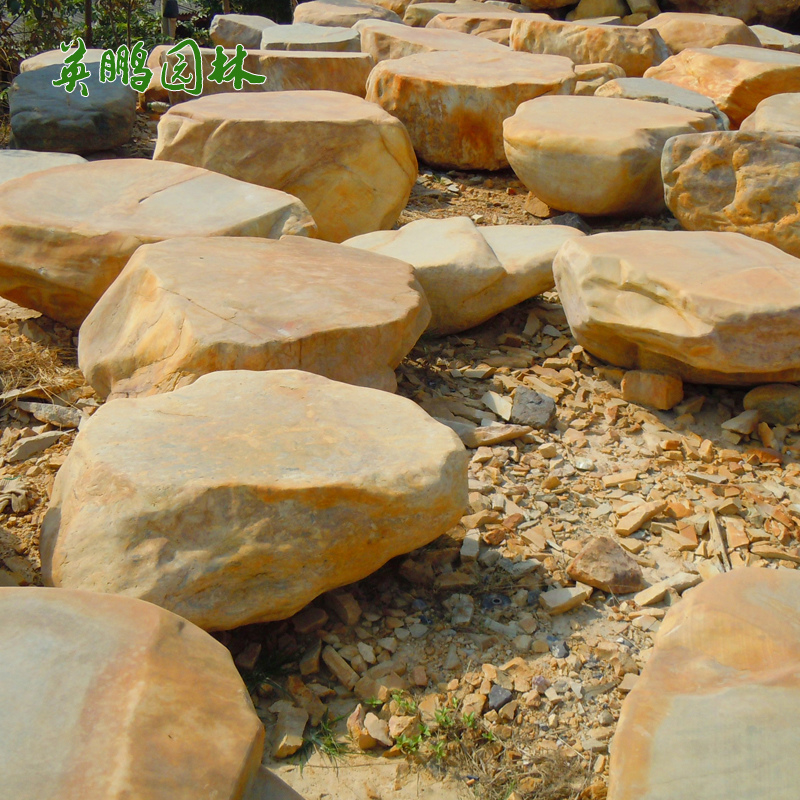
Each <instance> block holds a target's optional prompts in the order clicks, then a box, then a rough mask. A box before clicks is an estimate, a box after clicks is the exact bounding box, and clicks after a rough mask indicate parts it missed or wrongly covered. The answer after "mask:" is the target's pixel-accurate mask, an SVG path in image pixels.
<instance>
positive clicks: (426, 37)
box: [354, 20, 508, 65]
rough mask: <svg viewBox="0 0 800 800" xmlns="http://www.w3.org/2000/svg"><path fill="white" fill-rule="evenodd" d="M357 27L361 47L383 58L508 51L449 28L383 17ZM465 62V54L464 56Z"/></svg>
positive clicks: (373, 55)
mask: <svg viewBox="0 0 800 800" xmlns="http://www.w3.org/2000/svg"><path fill="white" fill-rule="evenodd" d="M354 27H355V29H356V30H357V31H358V32H359V33H360V34H361V49H362V51H363V52H365V53H369V55H370V56H372V59H373V61H375V63H376V64H377V63H378V62H379V61H386V60H389V59H400V58H405V57H406V56H413V55H417V54H419V53H435V52H440V51H450V50H456V51H459V52H467V53H470V54H471V55H473V54H478V53H501V54H503V53H507V52H508V51H507V49H506V48H504V47H503V46H502V45H500V44H496V43H495V42H490V41H488V40H487V39H481V38H480V37H477V36H468V35H467V34H465V33H458V32H456V31H448V30H428V29H427V28H411V27H409V26H408V25H402V24H400V25H398V24H397V23H394V22H384V21H383V20H364V21H363V22H357V23H356V24H355V26H354ZM461 59H462V60H461V63H462V65H463V63H464V61H463V56H462V57H461Z"/></svg>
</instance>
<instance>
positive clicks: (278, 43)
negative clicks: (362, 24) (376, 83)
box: [260, 22, 361, 53]
mask: <svg viewBox="0 0 800 800" xmlns="http://www.w3.org/2000/svg"><path fill="white" fill-rule="evenodd" d="M260 47H261V49H262V50H323V51H325V52H352V53H358V52H360V51H361V40H360V39H359V36H358V32H357V31H354V30H353V29H352V28H333V27H328V26H325V25H310V24H309V23H307V22H296V23H295V24H294V25H274V26H273V27H272V28H268V29H266V30H265V31H263V33H262V35H261V43H260Z"/></svg>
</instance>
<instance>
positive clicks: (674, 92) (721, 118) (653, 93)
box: [594, 78, 730, 131]
mask: <svg viewBox="0 0 800 800" xmlns="http://www.w3.org/2000/svg"><path fill="white" fill-rule="evenodd" d="M594 94H595V96H596V97H622V98H626V99H628V100H643V101H645V102H648V103H667V105H670V106H679V107H680V108H688V109H689V110H690V111H700V112H702V113H703V114H711V116H712V117H714V119H715V120H716V121H717V128H718V129H719V130H721V131H726V130H728V129H729V128H730V120H729V119H728V117H727V116H726V115H725V114H723V113H722V112H721V111H720V110H719V108H718V107H717V104H716V103H715V102H714V101H713V100H712V99H711V98H710V97H706V96H705V95H704V94H700V93H699V92H693V91H691V90H690V89H684V88H682V87H680V86H676V85H675V84H674V83H667V82H666V81H659V80H657V79H656V78H618V79H615V80H612V81H608V82H607V83H604V84H603V85H602V86H600V87H598V88H597V89H596V90H595V93H594Z"/></svg>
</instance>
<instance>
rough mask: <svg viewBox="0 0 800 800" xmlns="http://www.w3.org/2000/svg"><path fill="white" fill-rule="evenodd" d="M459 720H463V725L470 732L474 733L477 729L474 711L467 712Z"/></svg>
mask: <svg viewBox="0 0 800 800" xmlns="http://www.w3.org/2000/svg"><path fill="white" fill-rule="evenodd" d="M461 719H463V720H464V724H465V725H466V726H467V728H469V729H470V730H471V731H474V730H475V728H477V727H478V717H477V716H476V714H475V712H474V711H468V712H467V713H466V714H464V715H462V717H461Z"/></svg>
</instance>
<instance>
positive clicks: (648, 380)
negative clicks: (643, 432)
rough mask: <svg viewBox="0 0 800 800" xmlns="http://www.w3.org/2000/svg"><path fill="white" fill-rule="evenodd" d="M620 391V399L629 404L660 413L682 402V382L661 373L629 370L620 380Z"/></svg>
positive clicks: (673, 376) (677, 378)
mask: <svg viewBox="0 0 800 800" xmlns="http://www.w3.org/2000/svg"><path fill="white" fill-rule="evenodd" d="M621 389H622V398H623V399H624V400H627V401H628V402H629V403H637V404H638V405H642V406H648V407H649V408H657V409H659V410H661V411H669V409H671V408H673V407H674V406H676V405H678V403H680V402H681V400H683V381H682V380H681V379H680V378H679V377H677V376H676V375H665V374H663V373H661V372H646V371H644V370H630V371H629V372H626V373H625V375H624V377H623V378H622V386H621Z"/></svg>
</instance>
